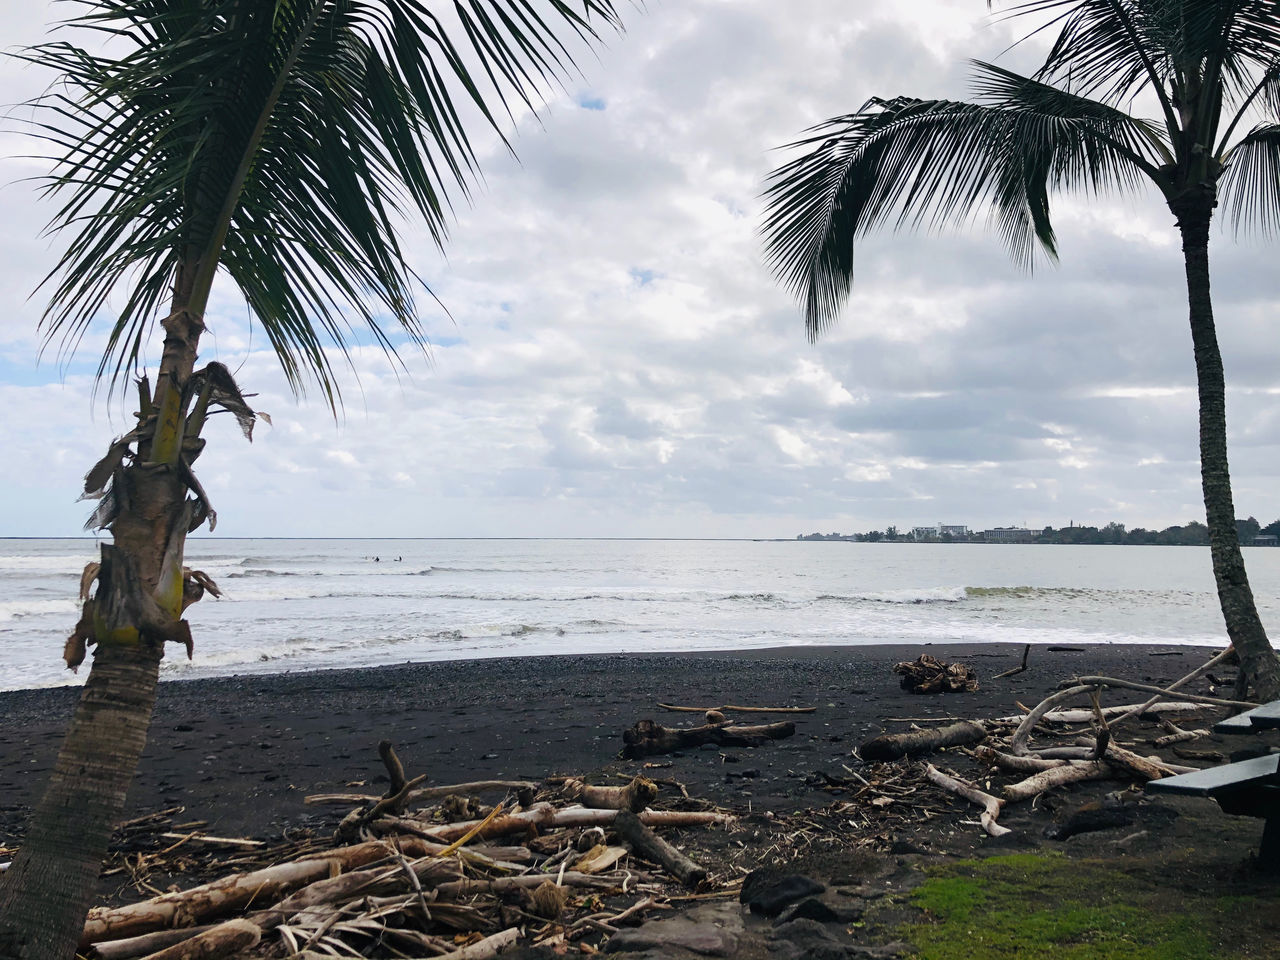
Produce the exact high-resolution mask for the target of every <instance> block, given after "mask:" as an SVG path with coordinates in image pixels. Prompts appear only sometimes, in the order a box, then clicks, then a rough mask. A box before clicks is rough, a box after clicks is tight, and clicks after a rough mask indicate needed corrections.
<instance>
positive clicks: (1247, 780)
mask: <svg viewBox="0 0 1280 960" xmlns="http://www.w3.org/2000/svg"><path fill="white" fill-rule="evenodd" d="M1259 709H1261V708H1259ZM1144 789H1145V790H1146V792H1148V793H1170V794H1177V795H1181V796H1187V797H1208V798H1211V799H1213V800H1216V801H1217V802H1218V806H1219V807H1221V808H1222V812H1223V813H1229V814H1234V815H1236V816H1242V817H1261V818H1262V820H1263V823H1264V826H1263V828H1262V847H1261V849H1260V850H1259V852H1258V858H1259V862H1260V863H1261V864H1262V866H1263V867H1264V868H1266V869H1268V870H1280V754H1275V753H1273V754H1268V755H1267V756H1265V757H1253V758H1251V759H1249V760H1240V761H1238V762H1236V763H1227V764H1223V765H1222V766H1220V767H1209V768H1208V769H1206V770H1197V771H1195V772H1194V773H1183V774H1179V775H1178V776H1176V777H1165V778H1164V779H1163V780H1152V781H1150V782H1149V783H1148V784H1147V785H1146V787H1145V788H1144Z"/></svg>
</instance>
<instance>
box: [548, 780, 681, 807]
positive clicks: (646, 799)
mask: <svg viewBox="0 0 1280 960" xmlns="http://www.w3.org/2000/svg"><path fill="white" fill-rule="evenodd" d="M560 791H561V792H562V793H563V794H564V795H565V796H566V797H568V798H569V799H570V800H577V801H578V802H579V803H581V804H582V805H583V806H584V807H591V808H593V809H596V810H630V811H632V812H633V813H639V812H640V811H641V810H643V809H644V808H645V807H647V806H648V805H649V804H650V803H652V802H653V801H654V800H655V799H656V798H657V796H658V785H657V784H656V783H654V782H653V781H652V780H650V779H649V778H648V777H636V778H635V779H633V780H632V781H631V782H630V783H628V784H627V785H626V786H623V787H598V786H594V785H592V784H589V783H584V782H583V781H581V780H578V779H576V778H573V777H570V778H569V779H568V780H566V781H565V782H564V783H562V784H561V785H560Z"/></svg>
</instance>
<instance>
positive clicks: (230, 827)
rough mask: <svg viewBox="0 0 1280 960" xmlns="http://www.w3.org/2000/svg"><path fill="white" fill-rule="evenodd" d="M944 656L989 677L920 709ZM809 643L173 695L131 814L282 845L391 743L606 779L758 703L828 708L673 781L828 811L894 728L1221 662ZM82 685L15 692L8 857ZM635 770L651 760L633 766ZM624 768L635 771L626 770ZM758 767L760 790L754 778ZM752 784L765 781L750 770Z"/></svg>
mask: <svg viewBox="0 0 1280 960" xmlns="http://www.w3.org/2000/svg"><path fill="white" fill-rule="evenodd" d="M922 652H930V653H932V654H934V655H936V656H939V657H942V658H944V659H960V660H964V661H966V662H968V663H969V664H971V665H972V666H973V667H974V668H975V669H977V671H978V673H979V676H980V677H981V678H982V680H983V683H982V687H981V689H980V690H979V691H978V692H976V693H971V694H951V695H946V696H912V695H909V694H906V693H904V692H903V691H901V690H900V689H899V687H898V682H897V677H895V676H894V675H893V673H892V672H891V667H892V665H893V664H894V663H895V662H897V661H900V660H906V659H914V658H915V657H916V656H918V655H919V654H920V653H922ZM1021 652H1022V649H1021V647H1013V646H1004V645H967V646H965V645H946V644H938V645H930V646H926V647H918V646H913V647H900V646H867V647H808V648H796V647H790V648H783V649H773V650H751V651H733V652H726V653H698V654H684V655H619V656H561V657H526V658H520V659H501V660H478V661H456V662H445V663H424V664H406V665H403V666H395V667H385V668H376V669H364V670H329V671H321V672H312V673H299V674H280V675H271V676H251V677H232V678H224V679H213V680H197V681H183V682H173V683H165V684H162V685H161V691H160V696H159V703H158V706H157V709H156V715H155V721H154V724H153V726H152V730H151V737H150V741H149V743H148V746H147V749H146V753H145V754H144V756H143V760H142V764H141V769H140V770H139V773H138V777H137V779H136V781H135V782H134V785H133V789H132V791H131V793H130V796H129V802H128V810H127V812H126V816H137V815H139V814H141V813H146V812H150V811H153V810H157V809H162V808H165V807H171V806H176V805H183V806H185V807H186V811H187V812H186V815H187V816H188V817H190V818H191V819H204V820H208V821H210V827H209V829H210V830H212V831H215V832H219V833H222V834H224V835H236V836H249V837H255V836H256V837H269V836H274V835H277V834H278V833H279V832H280V831H281V830H282V829H284V828H285V827H286V826H291V825H298V824H301V823H304V822H306V821H307V820H308V818H314V817H318V816H321V815H325V814H331V811H322V810H320V809H318V808H311V807H306V806H304V805H303V803H302V798H303V797H304V796H306V795H307V794H309V793H317V792H326V791H337V790H342V789H343V788H344V787H345V785H347V784H349V783H353V782H356V781H364V780H370V781H375V782H376V779H377V778H378V776H379V775H380V774H381V773H382V769H381V765H380V763H379V760H378V757H377V753H376V747H377V743H378V741H379V740H381V739H384V738H386V739H390V740H392V741H393V742H394V743H395V744H396V746H397V749H398V750H399V753H400V756H401V758H402V759H403V761H404V764H405V767H406V769H407V770H408V771H409V772H410V773H411V774H416V773H428V774H429V775H430V777H431V780H432V781H433V782H435V783H450V782H457V781H463V780H471V779H481V778H489V777H520V778H529V779H541V778H542V777H544V776H548V775H551V774H584V773H593V772H599V771H601V770H602V769H604V768H606V767H608V766H609V765H610V764H611V763H613V762H614V761H615V759H616V757H617V754H618V752H619V750H620V749H621V746H622V742H621V733H622V731H623V729H625V728H626V727H629V726H630V725H631V724H633V723H634V722H635V721H637V720H639V719H641V718H644V717H653V718H657V719H660V720H661V721H662V722H664V723H668V724H673V725H674V724H678V723H682V722H688V721H689V719H690V718H689V715H681V714H673V713H668V712H666V711H663V710H660V709H658V708H657V706H656V704H657V702H658V701H663V702H667V703H679V704H690V705H716V704H723V703H742V704H752V705H761V706H766V705H767V706H784V705H796V706H815V707H817V708H818V709H817V711H816V712H815V713H813V714H810V715H805V716H802V717H798V718H797V720H798V731H797V735H796V736H795V737H794V738H792V739H790V740H786V741H781V742H779V743H777V744H776V745H770V746H769V747H766V748H762V749H759V750H725V751H721V750H718V749H707V750H701V751H693V752H691V753H690V754H688V755H685V756H677V757H675V758H673V759H672V761H671V766H670V767H669V768H667V769H665V770H664V771H663V775H664V776H670V777H673V778H675V779H678V780H680V781H682V782H684V783H685V784H687V785H688V788H689V790H690V792H691V793H694V794H695V795H701V796H703V797H705V798H707V799H710V800H714V801H717V802H720V803H723V804H725V805H728V806H739V805H740V806H747V805H748V804H750V805H751V806H752V807H753V808H754V809H761V808H764V809H772V810H777V811H780V812H781V811H791V810H795V809H799V808H803V807H807V806H819V805H823V804H825V803H828V802H830V797H829V796H828V795H827V794H825V793H822V792H819V791H817V790H815V789H813V788H812V787H811V786H810V785H808V784H807V783H806V778H809V775H810V774H812V773H813V771H815V770H824V771H832V772H835V773H838V772H840V770H841V764H846V763H851V762H853V761H852V760H851V757H850V751H851V750H852V749H853V748H854V747H855V746H856V745H857V744H858V743H859V742H861V741H862V740H863V739H865V738H866V737H868V736H871V735H873V734H875V733H876V732H878V731H879V730H881V729H882V728H884V727H885V726H889V727H891V728H892V729H902V728H903V724H902V723H898V722H894V723H888V720H889V718H901V717H917V716H919V717H933V716H943V715H954V716H958V717H991V716H999V715H1007V714H1009V713H1012V712H1014V711H1015V709H1016V707H1015V702H1016V701H1019V700H1021V701H1022V702H1024V703H1027V704H1031V703H1034V702H1036V701H1037V700H1038V699H1040V698H1041V697H1042V696H1044V695H1045V694H1047V693H1049V692H1051V691H1052V690H1053V689H1054V688H1055V687H1056V686H1057V685H1058V683H1059V682H1061V681H1062V680H1063V679H1065V678H1068V677H1071V676H1073V675H1075V674H1080V673H1102V674H1109V675H1115V676H1121V677H1126V678H1129V679H1138V680H1146V681H1151V682H1157V683H1159V682H1161V681H1168V680H1172V679H1175V678H1177V677H1179V676H1181V675H1183V674H1184V673H1186V672H1188V671H1189V670H1191V669H1192V668H1194V667H1195V666H1196V665H1198V664H1200V663H1201V662H1203V660H1205V659H1207V657H1208V656H1210V655H1211V654H1212V651H1208V650H1204V649H1201V648H1194V647H1153V646H1093V647H1087V648H1053V647H1034V648H1033V649H1032V655H1031V660H1030V669H1028V670H1027V671H1026V672H1025V673H1022V674H1019V675H1018V676H1015V677H1010V678H1007V679H1003V680H994V679H990V678H992V677H993V676H994V675H995V674H997V673H999V672H1001V671H1003V670H1006V669H1008V668H1010V667H1012V666H1015V665H1016V664H1017V662H1018V660H1019V658H1020V656H1021ZM77 694H78V691H77V690H76V689H75V688H60V689H52V690H32V691H16V692H9V693H0V780H2V781H3V783H4V784H5V790H4V791H3V795H2V796H0V843H9V844H11V843H13V842H14V841H16V840H18V839H20V837H21V835H22V831H23V829H24V824H25V822H26V818H27V815H28V814H29V811H30V807H31V804H32V803H33V802H34V800H35V799H36V798H37V797H38V795H39V792H40V791H41V790H42V788H43V784H44V781H45V778H46V777H47V775H48V772H49V769H50V767H51V765H52V763H53V760H54V757H55V754H56V751H57V747H58V745H59V743H60V741H61V737H62V731H63V729H64V726H65V723H66V720H67V718H68V717H69V715H70V711H71V710H72V709H73V707H74V704H75V699H76V696H77ZM630 766H635V764H631V765H630ZM619 768H620V769H623V768H624V766H622V765H620V767H619ZM743 772H747V773H748V774H749V775H748V776H745V777H744V776H741V774H742V773H743ZM751 773H754V775H750V774H751Z"/></svg>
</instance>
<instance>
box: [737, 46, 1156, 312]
mask: <svg viewBox="0 0 1280 960" xmlns="http://www.w3.org/2000/svg"><path fill="white" fill-rule="evenodd" d="M976 66H977V69H978V77H979V79H978V84H977V86H978V93H979V96H980V102H973V103H963V102H956V101H948V100H914V99H910V98H905V97H900V98H897V99H894V100H879V99H873V100H870V101H868V102H867V103H866V104H865V105H864V106H863V108H862V109H861V110H860V111H859V112H858V113H855V114H851V115H849V116H845V117H837V118H835V119H832V120H829V121H827V122H825V123H823V124H820V125H819V126H817V127H814V128H813V131H812V134H813V135H812V136H810V137H807V138H805V139H804V140H801V141H798V142H797V143H794V144H792V145H791V147H792V148H797V149H800V150H801V151H803V152H802V154H801V155H800V156H799V157H797V158H795V159H793V160H791V161H790V162H788V163H786V164H784V165H783V166H781V167H779V168H778V169H777V170H775V171H773V173H772V174H771V175H770V177H769V180H768V181H767V184H766V188H765V201H766V212H765V218H764V226H763V233H764V238H765V245H766V256H767V259H768V262H769V263H770V265H771V266H772V268H773V269H774V270H775V272H776V273H777V274H778V276H779V278H780V279H781V281H782V282H783V284H784V285H785V286H787V287H788V288H789V289H791V290H792V292H794V293H795V294H796V295H797V297H798V298H799V299H800V300H801V302H802V303H803V304H804V309H805V320H806V325H807V328H808V331H809V335H810V336H811V337H817V336H818V335H820V334H821V333H822V331H823V330H825V329H826V327H827V326H828V325H830V324H831V323H832V322H833V321H834V320H835V318H836V315H837V313H838V311H839V307H840V305H841V304H842V303H843V302H844V300H845V299H846V298H847V296H848V293H849V289H850V284H851V282H852V276H853V245H854V242H855V240H856V239H857V238H859V237H861V236H863V235H864V234H866V233H867V232H869V231H871V230H873V229H875V228H876V227H878V226H881V225H883V224H885V223H890V224H891V225H892V226H893V227H895V228H901V227H904V226H919V225H921V224H927V225H929V226H931V227H937V226H941V225H943V224H955V223H961V222H964V221H966V220H968V219H969V218H971V217H972V216H974V215H975V214H976V213H977V212H978V211H980V210H982V209H984V208H985V209H987V210H988V212H989V216H990V218H991V223H992V225H993V226H994V227H995V229H996V230H997V231H998V232H999V234H1000V235H1001V237H1002V238H1003V239H1004V241H1005V243H1006V245H1007V246H1008V248H1009V250H1010V252H1011V253H1012V255H1013V256H1014V258H1015V259H1016V260H1018V261H1019V262H1021V263H1023V264H1026V265H1030V264H1031V262H1032V260H1033V257H1034V251H1035V248H1036V247H1037V246H1039V247H1041V248H1042V249H1043V250H1044V251H1045V252H1046V253H1047V254H1048V255H1049V256H1050V257H1053V256H1054V255H1055V241H1054V235H1053V229H1052V226H1051V225H1050V223H1049V191H1050V189H1051V188H1067V189H1085V190H1091V191H1099V190H1102V189H1106V188H1109V187H1112V186H1117V185H1119V186H1128V185H1132V184H1133V183H1134V182H1136V180H1137V179H1138V178H1139V177H1140V176H1141V174H1142V173H1143V172H1145V171H1147V170H1150V169H1154V168H1153V165H1152V160H1151V158H1152V157H1153V156H1156V155H1158V151H1159V140H1158V136H1157V134H1156V132H1155V131H1154V129H1153V128H1151V127H1150V126H1149V125H1148V124H1145V123H1142V122H1141V121H1135V120H1133V119H1132V118H1130V117H1128V116H1126V115H1125V114H1123V113H1120V112H1119V111H1116V110H1114V109H1112V108H1110V107H1108V106H1107V105H1105V104H1102V103H1099V102H1097V101H1093V100H1089V99H1087V98H1084V97H1080V96H1076V95H1074V94H1069V93H1066V92H1063V91H1061V90H1057V89H1055V88H1053V87H1051V86H1049V85H1047V84H1044V83H1041V82H1038V81H1035V80H1032V79H1030V78H1027V77H1022V76H1019V75H1018V74H1015V73H1012V72H1010V71H1007V70H1004V69H1002V68H999V67H994V66H992V65H990V64H983V63H978V64H976Z"/></svg>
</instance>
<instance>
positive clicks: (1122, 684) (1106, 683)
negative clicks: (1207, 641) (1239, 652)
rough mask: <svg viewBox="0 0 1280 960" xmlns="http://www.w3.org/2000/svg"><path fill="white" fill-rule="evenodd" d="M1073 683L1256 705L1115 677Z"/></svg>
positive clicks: (1231, 704) (1238, 705)
mask: <svg viewBox="0 0 1280 960" xmlns="http://www.w3.org/2000/svg"><path fill="white" fill-rule="evenodd" d="M1071 682H1072V683H1073V684H1089V685H1090V686H1095V687H1117V688H1120V689H1123V690H1141V691H1143V692H1144V693H1155V694H1159V695H1160V696H1163V697H1167V698H1169V699H1171V700H1172V699H1173V698H1175V697H1181V698H1182V699H1183V700H1189V701H1191V702H1192V703H1207V704H1209V705H1210V706H1214V707H1234V708H1236V709H1237V710H1252V709H1253V708H1254V707H1256V706H1258V704H1257V703H1255V702H1254V701H1252V700H1224V699H1222V698H1221V697H1202V696H1199V695H1198V694H1194V693H1183V692H1176V691H1174V690H1172V689H1170V688H1169V687H1157V686H1155V685H1154V684H1150V683H1136V682H1135V681H1133V680H1119V679H1117V678H1115V677H1076V678H1075V680H1073V681H1071Z"/></svg>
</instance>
